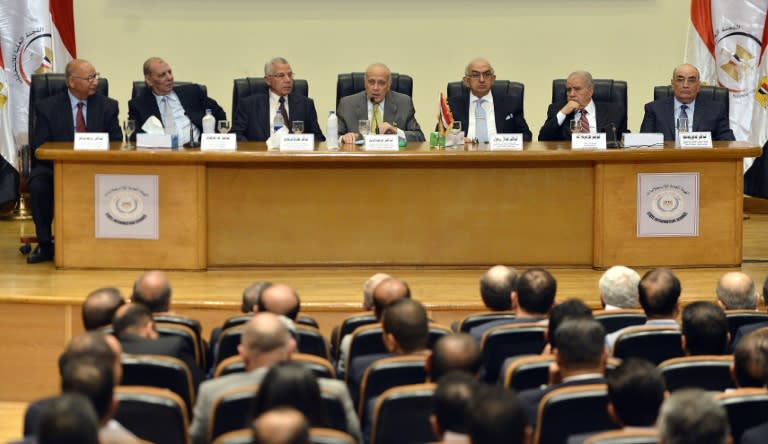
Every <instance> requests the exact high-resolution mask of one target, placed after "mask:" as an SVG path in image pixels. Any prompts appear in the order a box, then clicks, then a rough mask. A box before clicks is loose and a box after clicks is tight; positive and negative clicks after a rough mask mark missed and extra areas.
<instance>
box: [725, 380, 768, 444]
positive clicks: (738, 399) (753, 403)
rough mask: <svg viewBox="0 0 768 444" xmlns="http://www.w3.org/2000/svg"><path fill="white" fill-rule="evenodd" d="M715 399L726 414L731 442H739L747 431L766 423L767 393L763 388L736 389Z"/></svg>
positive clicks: (767, 414) (767, 411)
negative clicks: (729, 426)
mask: <svg viewBox="0 0 768 444" xmlns="http://www.w3.org/2000/svg"><path fill="white" fill-rule="evenodd" d="M715 399H716V400H717V401H718V402H719V403H720V405H722V406H723V407H724V408H725V411H726V412H727V413H728V421H729V422H730V424H731V435H732V436H733V442H735V443H738V442H740V441H741V435H742V434H743V433H744V432H745V431H746V430H748V429H750V428H752V427H755V426H758V425H760V424H763V423H764V422H766V418H768V391H766V389H765V388H764V387H763V388H738V389H735V390H731V391H728V392H725V393H719V394H717V395H715Z"/></svg>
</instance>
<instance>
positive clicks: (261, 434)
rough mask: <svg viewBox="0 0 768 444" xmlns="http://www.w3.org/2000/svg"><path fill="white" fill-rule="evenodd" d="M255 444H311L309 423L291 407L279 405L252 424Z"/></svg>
mask: <svg viewBox="0 0 768 444" xmlns="http://www.w3.org/2000/svg"><path fill="white" fill-rule="evenodd" d="M251 429H252V432H253V444H310V442H311V441H310V440H309V424H308V423H307V419H306V418H305V417H304V415H302V414H301V412H299V411H298V410H296V409H294V408H291V407H278V408H275V409H272V410H269V411H267V412H264V413H263V414H262V415H261V416H259V417H258V418H256V419H255V420H254V421H253V423H252V426H251Z"/></svg>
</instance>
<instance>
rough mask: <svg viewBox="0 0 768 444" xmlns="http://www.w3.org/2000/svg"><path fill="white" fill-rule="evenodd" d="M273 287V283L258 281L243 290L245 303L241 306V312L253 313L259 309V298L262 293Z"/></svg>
mask: <svg viewBox="0 0 768 444" xmlns="http://www.w3.org/2000/svg"><path fill="white" fill-rule="evenodd" d="M270 285H272V282H267V281H258V282H254V283H253V284H251V285H249V286H247V287H245V290H243V301H242V303H241V304H240V311H242V312H243V313H252V312H253V311H254V308H258V303H259V296H261V293H262V292H263V291H264V289H266V288H267V287H269V286H270Z"/></svg>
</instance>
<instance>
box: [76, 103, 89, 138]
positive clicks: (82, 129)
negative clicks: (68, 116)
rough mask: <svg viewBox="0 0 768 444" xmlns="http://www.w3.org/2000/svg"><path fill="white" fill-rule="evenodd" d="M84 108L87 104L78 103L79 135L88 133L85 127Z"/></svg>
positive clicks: (77, 125)
mask: <svg viewBox="0 0 768 444" xmlns="http://www.w3.org/2000/svg"><path fill="white" fill-rule="evenodd" d="M83 106H85V103H83V102H77V115H76V116H75V131H77V132H78V133H84V132H86V131H87V129H86V127H85V117H83Z"/></svg>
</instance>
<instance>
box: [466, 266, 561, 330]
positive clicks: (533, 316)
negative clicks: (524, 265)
mask: <svg viewBox="0 0 768 444" xmlns="http://www.w3.org/2000/svg"><path fill="white" fill-rule="evenodd" d="M556 292H557V281H556V280H555V278H554V277H553V276H552V275H551V274H550V273H549V272H548V271H547V270H545V269H543V268H531V269H530V270H526V271H525V273H523V274H522V275H521V276H520V278H519V279H518V280H517V289H516V290H514V291H512V295H511V301H512V310H513V311H514V312H515V318H514V319H499V320H497V321H491V322H486V323H484V324H481V325H478V326H477V327H474V328H472V329H471V330H470V331H469V334H470V335H472V337H473V338H475V340H477V341H478V342H480V341H482V339H483V335H484V334H485V332H487V331H488V330H490V329H492V328H493V327H498V326H500V325H507V324H522V323H529V322H541V321H545V320H546V318H547V315H548V314H549V310H550V309H551V308H552V306H553V305H554V303H555V293H556Z"/></svg>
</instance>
